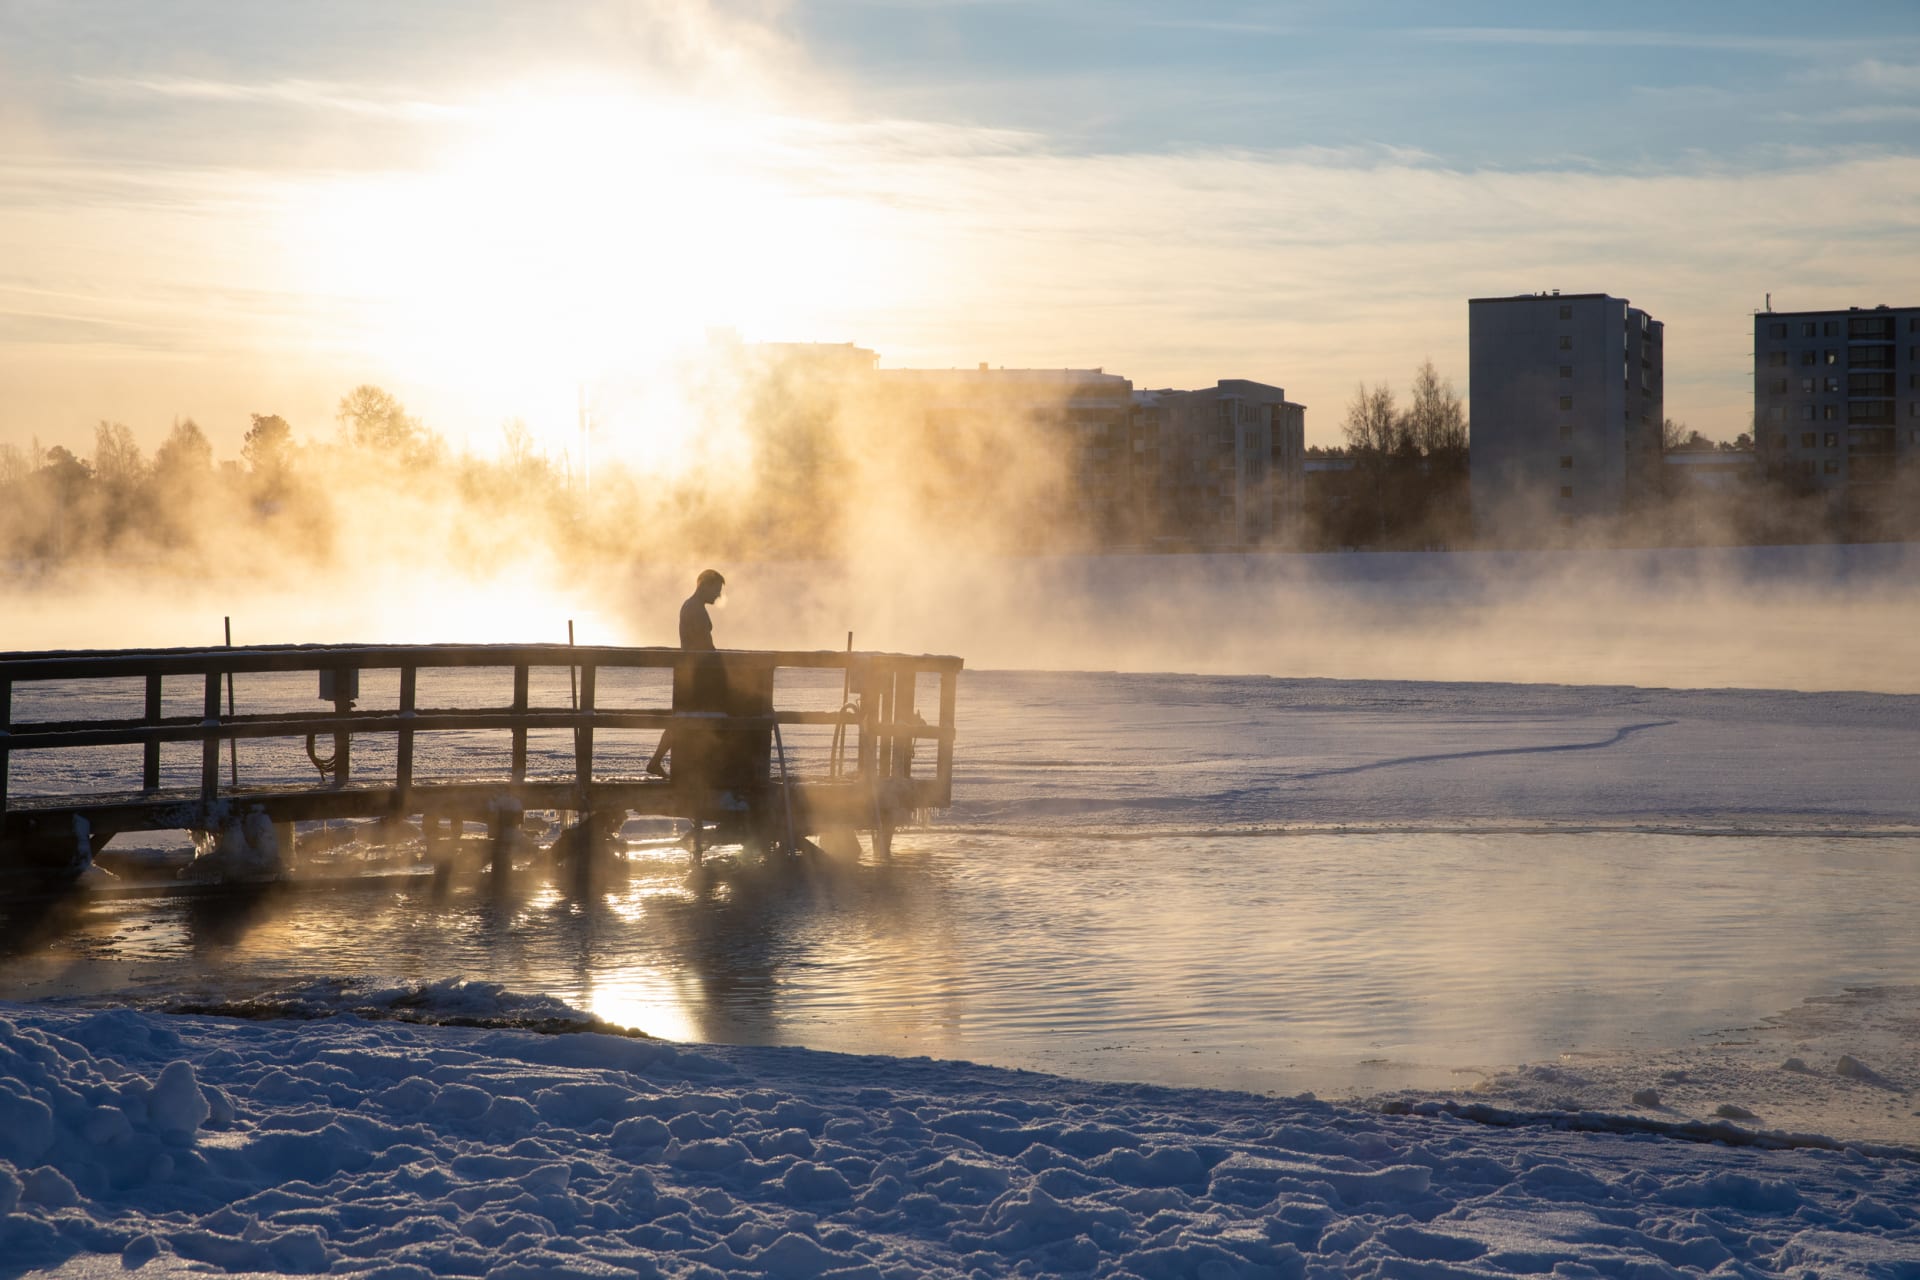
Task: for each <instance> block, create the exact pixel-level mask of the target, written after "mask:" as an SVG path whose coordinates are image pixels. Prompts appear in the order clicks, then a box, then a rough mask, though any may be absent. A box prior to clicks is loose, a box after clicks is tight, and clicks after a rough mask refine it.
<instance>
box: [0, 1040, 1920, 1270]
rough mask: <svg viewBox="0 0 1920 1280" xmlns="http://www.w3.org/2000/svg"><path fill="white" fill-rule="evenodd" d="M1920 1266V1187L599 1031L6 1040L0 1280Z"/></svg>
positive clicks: (1856, 1172) (0, 1072) (1771, 1156)
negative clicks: (5, 1279) (34, 1276)
mask: <svg viewBox="0 0 1920 1280" xmlns="http://www.w3.org/2000/svg"><path fill="white" fill-rule="evenodd" d="M96 1264H97V1266H98V1268H99V1273H100V1274H109V1273H113V1274H118V1273H123V1270H124V1269H129V1268H131V1269H134V1270H136V1271H138V1272H144V1273H145V1274H165V1273H171V1272H177V1271H182V1270H185V1269H193V1270H202V1271H207V1270H210V1271H215V1272H222V1271H224V1272H264V1273H286V1274H307V1273H323V1272H330V1273H336V1274H358V1275H365V1276H380V1277H424V1276H435V1275H492V1276H500V1277H509V1276H607V1275H616V1274H618V1275H636V1274H637V1275H643V1276H654V1275H659V1276H714V1275H729V1274H736V1273H738V1274H746V1275H772V1276H809V1277H811V1276H822V1277H826V1276H837V1277H847V1278H851V1277H878V1276H899V1277H906V1276H929V1275H931V1276H945V1275H951V1276H962V1275H989V1276H991V1275H1090V1276H1138V1277H1143V1278H1145V1277H1160V1276H1167V1277H1173V1276H1181V1277H1185V1276H1275V1275H1278V1276H1288V1275H1294V1276H1307V1275H1329V1276H1332V1275H1341V1276H1348V1275H1360V1276H1367V1275H1407V1274H1421V1275H1445V1274H1478V1275H1486V1274H1546V1273H1553V1274H1560V1275H1672V1274H1707V1273H1715V1272H1717V1273H1720V1274H1795V1275H1798V1274H1805V1273H1809V1272H1810V1273H1812V1274H1818V1275H1821V1276H1831V1275H1872V1276H1900V1275H1913V1274H1915V1269H1916V1268H1920V1164H1915V1163H1914V1162H1912V1161H1909V1160H1904V1159H1897V1158H1889V1157H1888V1156H1885V1155H1879V1156H1876V1155H1871V1154H1867V1153H1865V1152H1863V1151H1860V1150H1857V1149H1842V1150H1820V1149H1811V1148H1800V1149H1788V1150H1765V1149H1761V1148H1758V1147H1730V1146H1727V1145H1723V1144H1713V1143H1701V1142H1683V1141H1676V1140H1674V1139H1672V1138H1669V1137H1662V1136H1655V1135H1649V1134H1621V1133H1600V1132H1566V1131H1558V1130H1554V1129H1550V1128H1514V1129H1500V1128H1492V1127H1488V1126H1486V1125H1483V1124H1478V1123H1473V1122H1470V1121H1468V1120H1465V1119H1461V1118H1457V1117H1452V1116H1448V1115H1446V1114H1444V1113H1443V1114H1436V1115H1432V1116H1419V1115H1408V1116H1384V1115H1380V1114H1375V1113H1368V1112H1364V1111H1359V1110H1355V1109H1350V1108H1343V1107H1337V1106H1334V1105H1331V1104H1328V1103H1324V1102H1318V1101H1315V1100H1313V1099H1310V1098H1297V1099H1272V1098H1264V1097H1258V1096H1254V1095H1249V1094H1235V1093H1222V1092H1209V1091H1203V1090H1186V1089H1172V1088H1164V1087H1159V1086H1142V1085H1116V1084H1095V1083H1088V1082H1083V1081H1075V1080H1066V1079H1060V1078H1057V1077H1051V1076H1044V1075H1036V1074H1031V1073H1024V1072H1017V1071H1006V1070H1000V1069H996V1068H988V1067H979V1066H973V1065H969V1064H965V1063H952V1062H936V1061H931V1060H928V1059H893V1058H881V1057H849V1056H843V1055H835V1054H826V1053H817V1052H812V1051H808V1050H801V1049H769V1048H731V1047H717V1046H681V1045H674V1044H669V1043H666V1042H663V1041H657V1040H645V1039H627V1038H620V1037H613V1036H605V1035H597V1034H576V1035H561V1036H556V1035H537V1034H532V1033H528V1032H523V1031H508V1030H487V1029H473V1028H455V1027H442V1026H415V1025H403V1024H399V1023H393V1022H368V1021H364V1020H362V1019H360V1018H357V1017H354V1016H351V1015H343V1016H339V1017H333V1018H323V1019H319V1020H315V1021H304V1022H287V1021H276V1022H243V1021H238V1020H231V1019H224V1018H205V1017H172V1016H166V1015H157V1014H149V1013H142V1012H137V1011H134V1010H129V1009H113V1010H107V1011H91V1010H77V1009H59V1008H52V1007H48V1006H24V1005H0V1275H3V1276H17V1275H22V1274H25V1273H28V1272H31V1271H33V1270H36V1269H39V1268H61V1269H63V1270H66V1271H69V1272H75V1273H84V1272H88V1271H90V1270H92V1269H93V1268H94V1267H95V1265H96Z"/></svg>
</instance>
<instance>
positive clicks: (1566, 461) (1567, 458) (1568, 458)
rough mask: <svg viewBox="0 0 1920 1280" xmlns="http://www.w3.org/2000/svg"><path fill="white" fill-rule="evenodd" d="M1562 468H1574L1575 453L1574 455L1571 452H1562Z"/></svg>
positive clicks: (1569, 469) (1565, 469) (1568, 469)
mask: <svg viewBox="0 0 1920 1280" xmlns="http://www.w3.org/2000/svg"><path fill="white" fill-rule="evenodd" d="M1560 469H1561V470H1562V471H1571V470H1573V455H1572V454H1570V453H1563V454H1561V455H1560Z"/></svg>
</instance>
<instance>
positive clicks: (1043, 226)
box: [0, 0, 1920, 458]
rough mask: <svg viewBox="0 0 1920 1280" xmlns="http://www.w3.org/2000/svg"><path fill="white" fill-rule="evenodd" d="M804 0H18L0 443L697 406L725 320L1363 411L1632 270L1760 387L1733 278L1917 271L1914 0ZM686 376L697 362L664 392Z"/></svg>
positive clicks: (1864, 292) (1653, 302)
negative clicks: (709, 347)
mask: <svg viewBox="0 0 1920 1280" xmlns="http://www.w3.org/2000/svg"><path fill="white" fill-rule="evenodd" d="M1601 17H1602V16H1601V15H1596V14H1582V15H1579V17H1578V18H1567V19H1555V18H1554V17H1553V16H1551V15H1543V14H1540V13H1537V12H1535V11H1531V10H1530V11H1527V13H1526V14H1525V16H1524V19H1523V21H1524V22H1525V23H1526V24H1527V25H1516V18H1515V14H1514V13H1513V12H1512V11H1510V10H1509V9H1507V8H1505V7H1503V6H1498V5H1492V4H1475V5H1468V6H1465V7H1459V8H1456V9H1454V10H1450V11H1449V16H1448V21H1447V23H1446V24H1444V25H1433V24H1432V22H1431V20H1430V19H1429V18H1428V16H1427V15H1426V13H1425V12H1424V11H1423V10H1419V9H1416V8H1414V7H1413V6H1410V5H1399V4H1381V5H1372V6H1367V7H1365V8H1362V9H1352V8H1347V7H1334V6H1326V5H1322V4H1316V3H1297V4H1288V5H1278V6H1276V5H1248V4H1234V3H1218V2H1216V3H1211V4H1206V5H1200V6H1192V5H1181V6H1169V5H1159V4H1142V3H1125V4H1119V5H1101V6H1093V5H1090V4H1086V3H1047V4H1038V5H1029V6H1018V7H1008V6H997V5H977V4H967V3H957V2H956V3H940V2H929V3H899V2H881V0H808V2H799V3H792V4H770V3H769V4H761V3H750V2H744V0H743V2H742V3H724V2H721V0H713V2H711V3H702V2H700V0H675V2H674V3H666V4H645V5H640V4H619V3H603V2H586V3H574V4H563V5H552V6H542V7H541V8H540V9H538V10H537V11H536V10H531V9H525V8H521V7H517V6H513V5H508V4H487V5H479V6H467V5H462V6H453V5H449V4H440V3H427V4H417V5H409V6H407V7H406V8H405V9H402V10H395V9H393V8H392V7H391V6H384V5H374V4H362V3H350V4H340V5H329V6H327V7H325V8H323V9H311V10H300V9H293V10H289V9H284V8H278V7H275V8H271V9H265V8H255V7H243V6H231V5H222V4H217V3H206V2H199V0H180V2H177V3H167V4H155V5H136V4H129V3H116V2H113V0H101V2H99V3H90V4H81V5H67V4H42V3H33V2H31V0H9V2H8V3H5V4H0V176H3V177H4V181H0V248H3V249H4V252H3V253H0V262H3V263H5V265H4V266H0V442H7V443H12V444H17V445H25V444H27V443H28V441H30V440H32V439H35V438H37V439H39V440H40V441H41V442H42V443H43V444H47V445H51V444H64V445H66V446H68V447H69V448H78V447H79V446H81V445H83V444H84V442H85V440H86V439H87V437H88V435H89V434H90V433H91V431H92V430H93V428H94V425H95V424H96V423H97V422H98V421H100V420H102V419H106V420H113V421H120V422H125V423H127V424H128V425H130V426H131V427H132V428H133V429H134V431H135V433H136V434H137V435H138V436H140V437H141V438H143V439H146V440H149V441H151V440H153V439H155V438H157V436H158V435H159V434H160V433H161V432H163V431H164V430H165V428H166V424H168V423H169V422H171V421H172V420H174V419H175V418H179V417H192V418H194V419H195V420H197V421H198V422H199V423H200V424H201V425H202V426H203V427H204V428H205V429H206V431H207V433H208V435H209V436H210V438H211V439H212V442H213V444H214V446H215V448H216V450H217V451H218V452H219V453H221V454H222V455H231V454H232V453H233V452H234V451H235V450H236V449H237V444H238V439H239V436H240V433H241V432H243V431H244V430H245V429H246V426H247V424H248V420H249V419H248V415H250V414H253V413H272V414H279V415H281V416H283V417H285V418H286V419H287V420H288V421H290V422H291V423H293V425H294V426H295V428H296V430H298V431H299V432H300V433H301V434H302V436H303V437H304V438H309V439H310V438H315V437H319V436H323V435H326V434H329V433H330V432H331V430H332V419H333V406H334V404H335V403H336V402H337V401H338V399H339V397H340V396H341V395H342V394H344V393H345V392H346V391H348V390H349V389H350V388H352V387H354V386H357V385H360V384H362V383H367V382H372V383H376V384H379V385H381V386H385V387H388V388H389V389H391V390H393V391H394V392H395V393H396V394H398V395H399V396H400V397H401V398H402V399H403V400H404V401H406V403H407V404H408V405H410V406H411V407H413V408H414V410H415V411H416V412H417V413H419V414H420V415H421V417H422V418H423V419H424V420H425V422H426V423H427V425H428V426H429V427H431V428H432V429H434V430H436V431H438V432H440V433H441V434H442V435H444V436H446V437H447V438H448V439H449V440H451V441H452V442H453V443H454V444H455V445H456V446H459V445H465V446H470V447H473V448H476V449H478V450H481V451H483V452H491V451H493V450H495V449H497V448H498V447H499V436H500V427H501V424H502V423H503V422H505V421H507V420H510V419H521V420H523V421H524V422H526V423H527V424H528V426H529V428H530V429H531V430H532V432H533V433H534V435H535V437H536V439H537V440H538V441H539V442H540V443H541V444H542V445H543V446H544V447H546V448H547V449H548V450H549V451H550V452H552V453H554V454H555V455H556V456H557V455H558V454H559V453H560V452H561V451H562V450H563V449H567V448H569V447H570V446H573V445H574V444H576V443H577V442H575V440H574V437H573V430H574V424H575V421H576V416H577V413H578V407H579V401H580V399H581V397H582V395H583V394H584V396H585V397H586V399H587V400H588V401H589V403H590V405H591V407H592V409H593V411H594V414H595V417H596V421H597V424H598V435H597V437H596V439H595V441H594V448H595V449H596V450H601V451H605V452H606V453H607V454H608V455H609V456H628V457H640V458H644V457H646V456H647V455H648V454H649V453H651V452H654V451H657V450H660V449H663V448H664V449H667V450H669V451H670V450H672V449H673V448H676V447H679V446H680V445H682V444H684V441H685V439H686V438H687V437H688V436H689V435H691V434H694V433H696V432H697V431H699V430H700V428H701V422H700V420H699V419H698V418H696V417H695V416H693V415H691V414H689V413H687V412H686V411H685V410H684V408H680V407H675V406H674V405H673V404H672V403H669V404H668V406H667V407H665V408H663V407H662V406H661V405H660V404H659V403H656V402H653V401H650V400H649V399H647V398H646V397H644V396H642V397H635V396H633V395H631V394H627V393H626V392H623V390H622V389H623V388H624V389H626V391H627V392H630V391H631V389H632V388H634V387H648V386H657V385H661V384H669V383H671V382H672V381H673V379H674V376H675V371H676V370H677V369H678V368H679V362H680V361H682V360H683V359H684V357H685V356H686V354H687V353H688V352H689V351H691V350H696V349H698V348H700V347H701V346H702V345H703V344H704V343H706V342H707V340H708V338H709V336H710V335H711V334H713V333H715V332H727V333H733V334H737V335H739V336H740V337H742V338H744V339H746V340H748V341H792V342H853V343H857V344H859V345H861V346H864V347H867V348H869V349H872V350H874V351H876V352H878V353H879V354H880V357H881V360H882V363H883V365H885V366H887V367H972V366H973V365H975V364H976V363H978V362H981V361H985V362H987V363H989V364H992V365H996V366H998V365H1005V366H1009V367H1013V366H1031V367H1064V366H1074V367H1092V366H1098V367H1104V368H1105V369H1107V370H1108V371H1110V372H1117V373H1120V374H1123V375H1125V376H1127V377H1129V378H1132V379H1133V380H1134V382H1135V384H1136V385H1138V386H1143V387H1145V386H1204V385H1211V383H1212V382H1213V381H1215V380H1216V379H1219V378H1226V377H1244V378H1252V379H1257V380H1261V381H1266V382H1271V383H1276V384H1278V385H1281V386H1284V387H1285V388H1286V389H1287V391H1288V393H1289V396H1290V398H1292V399H1294V400H1296V401H1299V402H1303V403H1305V404H1306V405H1307V406H1308V414H1307V438H1308V441H1309V442H1310V443H1320V444H1329V443H1333V442H1335V441H1337V440H1338V439H1339V422H1340V418H1341V415H1342V412H1343V410H1344V406H1345V404H1346V401H1347V400H1348V399H1349V398H1350V396H1351V394H1352V391H1353V388H1354V386H1355V385H1356V384H1357V383H1358V382H1360V381H1363V380H1364V381H1366V382H1369V383H1372V382H1378V381H1382V380H1388V381H1392V382H1393V383H1395V384H1396V385H1398V386H1401V387H1404V385H1405V380H1406V378H1407V377H1408V375H1409V374H1410V373H1411V371H1412V370H1413V368H1414V367H1415V366H1416V365H1417V364H1418V362H1419V361H1420V360H1422V359H1423V358H1427V357H1431V358H1432V359H1433V360H1434V362H1435V363H1436V365H1437V366H1438V367H1439V369H1440V371H1441V372H1442V373H1443V374H1446V375H1447V376H1450V377H1452V378H1453V379H1454V380H1455V382H1456V384H1458V385H1459V386H1460V388H1461V389H1462V391H1465V390H1466V385H1465V375H1466V306H1465V303H1466V299H1467V298H1469V297H1473V296H1484V295H1493V294H1508V293H1521V292H1529V291H1535V290H1545V289H1551V288H1559V289H1562V290H1563V291H1566V292H1607V293H1612V294H1614V295H1616V296H1624V297H1627V298H1629V299H1631V300H1632V302H1633V303H1634V304H1635V305H1636V306H1640V307H1643V308H1645V309H1646V310H1648V311H1649V312H1651V313H1652V314H1653V315H1654V316H1655V317H1656V318H1658V319H1661V320H1663V321H1664V322H1665V323H1666V325H1667V335H1668V349H1667V352H1666V371H1667V395H1666V402H1667V410H1668V413H1669V416H1671V417H1674V418H1676V419H1679V420H1682V421H1684V422H1686V423H1687V424H1688V425H1690V426H1691V427H1693V428H1695V429H1698V430H1701V431H1702V432H1704V433H1705V434H1707V435H1708V436H1710V437H1714V438H1719V439H1731V438H1732V437H1733V436H1735V435H1737V434H1738V433H1739V432H1740V431H1742V430H1744V429H1746V426H1747V418H1748V414H1749V412H1750V408H1751V389H1752V387H1751V364H1750V361H1751V319H1750V314H1751V312H1753V311H1754V310H1756V309H1759V308H1760V307H1762V306H1763V305H1764V302H1765V299H1766V297H1767V295H1768V294H1769V293H1771V295H1772V299H1773V303H1774V305H1775V306H1776V307H1778V308H1781V309H1809V308H1820V307H1844V306H1853V305H1858V306H1872V305H1875V304H1878V303H1883V302H1884V303H1889V304H1893V305H1903V304H1911V303H1913V302H1914V301H1915V300H1916V299H1920V258H1916V257H1915V256H1914V255H1913V254H1912V253H1911V251H1910V250H1911V246H1912V245H1913V244H1914V243H1915V242H1916V233H1920V199H1916V198H1915V197H1916V195H1920V143H1917V142H1916V137H1917V136H1920V135H1916V134H1915V131H1914V130H1913V128H1912V125H1913V123H1914V121H1916V120H1920V14H1916V12H1915V11H1914V10H1913V9H1912V7H1911V6H1910V5H1904V4H1898V3H1879V4H1875V3H1869V4H1863V5H1857V6H1852V7H1850V8H1849V9H1847V10H1845V11H1844V12H1836V13H1833V14H1826V15H1822V17H1821V18H1820V21H1819V24H1818V28H1819V29H1818V31H1817V32H1810V31H1809V30H1808V29H1807V16H1806V13H1805V11H1804V9H1803V8H1802V7H1798V6H1796V7H1793V8H1789V7H1788V6H1786V5H1784V4H1764V5H1738V6H1735V5H1731V4H1724V5H1710V6H1696V7H1693V8H1690V9H1688V10H1685V11H1683V12H1678V13H1676V12H1671V11H1668V10H1666V9H1662V8H1660V7H1657V6H1652V5H1626V6H1615V7H1614V8H1613V9H1611V10H1609V11H1608V12H1607V14H1606V15H1604V20H1600V19H1601ZM669 401H671V397H669Z"/></svg>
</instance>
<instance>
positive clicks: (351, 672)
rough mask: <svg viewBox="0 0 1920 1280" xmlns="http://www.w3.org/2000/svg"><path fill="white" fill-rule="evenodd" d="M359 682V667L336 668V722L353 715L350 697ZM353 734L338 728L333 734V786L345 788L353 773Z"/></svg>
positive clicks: (334, 684) (334, 682)
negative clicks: (349, 691)
mask: <svg viewBox="0 0 1920 1280" xmlns="http://www.w3.org/2000/svg"><path fill="white" fill-rule="evenodd" d="M358 680H359V670H358V668H357V667H345V666H336V667H335V668H334V677H333V712H334V719H335V722H336V723H338V722H339V721H341V720H346V719H348V718H349V717H351V716H352V715H353V699H352V698H351V697H350V696H348V692H347V691H348V690H350V689H352V688H353V687H354V685H355V684H357V683H358ZM352 766H353V733H352V731H351V730H348V729H343V728H336V729H335V730H334V732H333V785H334V786H336V787H344V786H346V785H347V779H348V778H349V777H350V776H352V773H353V768H352Z"/></svg>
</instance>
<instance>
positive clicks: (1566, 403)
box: [1560, 396, 1573, 409]
mask: <svg viewBox="0 0 1920 1280" xmlns="http://www.w3.org/2000/svg"><path fill="white" fill-rule="evenodd" d="M1560 407H1561V408H1562V409H1571V408H1573V397H1572V396H1561V397H1560Z"/></svg>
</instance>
